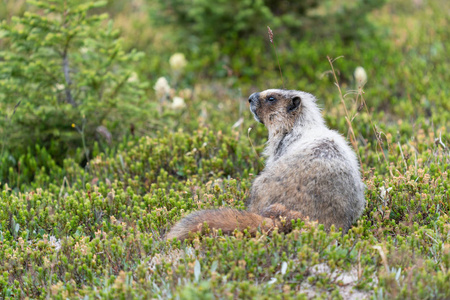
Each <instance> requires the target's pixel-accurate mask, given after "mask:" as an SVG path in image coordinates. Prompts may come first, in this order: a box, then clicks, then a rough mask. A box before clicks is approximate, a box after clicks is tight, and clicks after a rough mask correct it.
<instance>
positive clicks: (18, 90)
mask: <svg viewBox="0 0 450 300" xmlns="http://www.w3.org/2000/svg"><path fill="white" fill-rule="evenodd" d="M27 4H28V5H29V6H28V7H27V10H26V12H25V13H24V15H23V16H22V17H13V18H12V19H11V21H10V22H7V21H4V22H3V23H1V26H0V34H1V39H2V40H3V41H2V42H4V43H6V45H7V47H4V49H5V50H3V51H2V52H0V114H1V115H0V117H1V118H0V128H3V131H2V130H0V135H1V136H0V143H2V145H1V146H2V147H0V149H3V151H2V153H0V155H2V156H4V155H6V153H11V152H12V150H13V151H14V154H13V155H9V157H10V158H9V159H8V160H7V161H9V162H10V164H11V165H12V166H13V167H16V166H15V164H16V161H18V158H19V156H20V155H22V154H23V153H25V152H26V151H27V148H29V149H31V151H34V147H35V146H34V145H35V144H39V145H40V146H41V147H44V148H46V149H47V151H49V153H50V154H51V156H52V157H53V158H55V159H56V160H57V161H62V159H63V158H64V157H66V155H72V156H73V155H74V154H75V149H76V148H77V147H81V146H82V144H84V142H85V145H83V148H84V151H83V152H84V153H81V154H80V153H79V154H78V155H79V157H77V159H78V160H86V159H89V158H90V155H89V151H90V150H89V149H92V147H93V144H94V142H98V143H99V144H100V145H104V144H108V143H109V142H111V137H112V140H118V139H120V138H121V137H122V136H124V135H125V134H127V133H128V132H129V128H130V127H131V128H134V126H135V125H136V126H137V125H138V124H136V123H138V122H139V120H144V119H145V115H146V114H147V113H148V112H151V109H143V108H144V107H143V106H144V104H145V103H144V101H143V100H144V99H143V97H142V96H143V91H144V90H143V88H144V87H145V85H144V84H143V83H141V82H140V81H139V78H137V75H136V74H135V73H134V72H133V70H132V65H133V62H136V61H138V60H139V59H140V58H141V57H142V53H139V52H136V51H131V52H126V51H124V49H123V47H122V41H121V39H120V38H119V33H118V31H117V30H115V29H114V28H113V24H112V21H111V20H109V19H108V15H106V14H96V13H93V12H91V10H92V9H97V8H99V7H102V6H104V5H105V4H106V1H97V2H95V1H85V0H69V1H68V0H53V1H48V0H38V1H28V3H27ZM118 125H120V126H118ZM75 128H83V132H82V134H80V132H79V130H76V129H75ZM82 139H85V141H82ZM2 168H3V167H2ZM0 180H1V178H0Z"/></svg>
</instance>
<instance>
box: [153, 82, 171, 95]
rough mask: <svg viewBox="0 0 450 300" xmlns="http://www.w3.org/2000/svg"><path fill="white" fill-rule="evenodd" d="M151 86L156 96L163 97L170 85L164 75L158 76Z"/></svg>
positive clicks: (168, 90)
mask: <svg viewBox="0 0 450 300" xmlns="http://www.w3.org/2000/svg"><path fill="white" fill-rule="evenodd" d="M153 88H154V89H155V91H156V96H157V97H158V98H163V97H165V96H167V95H168V94H169V93H170V86H169V83H168V82H167V79H166V78H165V77H159V78H158V80H157V81H156V83H155V86H154V87H153Z"/></svg>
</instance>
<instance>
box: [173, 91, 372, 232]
mask: <svg viewBox="0 0 450 300" xmlns="http://www.w3.org/2000/svg"><path fill="white" fill-rule="evenodd" d="M249 102H250V110H251V112H252V113H253V115H254V117H255V119H256V120H257V121H258V122H260V123H262V124H264V125H265V126H266V127H267V129H268V131H269V139H268V142H267V147H266V149H265V152H264V153H265V155H266V156H267V161H266V166H265V168H264V170H263V171H262V172H261V174H260V175H259V176H258V177H257V178H256V179H255V181H254V182H253V185H252V188H251V192H250V197H249V198H248V200H247V202H246V206H247V210H245V211H240V210H236V209H231V208H223V209H213V210H203V211H198V212H194V213H192V214H190V215H188V216H187V217H185V218H184V219H182V220H181V221H179V222H178V223H177V224H175V226H174V227H173V228H172V229H171V230H170V232H169V233H168V234H167V235H166V239H173V238H178V239H180V240H184V239H186V238H187V237H188V236H189V233H191V232H199V231H201V230H202V226H203V225H204V224H205V223H206V224H207V225H208V227H209V228H210V229H221V230H222V232H223V233H225V234H230V233H232V232H233V231H234V230H236V229H238V230H244V229H247V230H248V232H249V233H251V234H254V233H256V231H258V230H261V231H266V232H267V231H270V230H272V229H273V228H275V227H278V230H279V231H282V232H289V231H290V230H291V227H292V226H291V224H292V223H291V220H295V219H305V220H306V219H309V220H310V221H318V222H319V223H321V224H324V226H325V228H326V229H329V228H330V226H331V225H335V227H336V229H338V228H342V231H343V232H344V233H346V232H347V231H348V230H349V228H350V226H351V225H352V224H353V223H354V222H355V221H356V220H357V219H358V218H359V216H360V215H361V214H362V212H363V210H364V207H365V203H366V201H365V199H364V187H365V186H364V184H363V182H362V180H361V174H360V172H359V166H358V161H357V158H356V155H355V153H354V152H353V150H352V149H351V148H350V147H349V145H348V144H347V142H346V141H345V139H344V138H343V137H342V136H341V135H340V134H339V133H337V132H336V131H333V130H330V129H329V128H328V127H327V126H326V125H325V122H324V120H323V118H322V115H321V113H320V109H319V108H318V106H317V104H316V99H315V97H314V96H313V95H311V94H308V93H305V92H301V91H294V90H280V89H270V90H266V91H263V92H260V93H254V94H252V95H251V96H250V97H249Z"/></svg>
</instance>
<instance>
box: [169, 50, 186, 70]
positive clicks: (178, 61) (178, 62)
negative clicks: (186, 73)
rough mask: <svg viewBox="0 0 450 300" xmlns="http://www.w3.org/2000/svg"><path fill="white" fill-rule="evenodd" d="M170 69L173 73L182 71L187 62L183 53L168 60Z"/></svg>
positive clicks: (176, 54)
mask: <svg viewBox="0 0 450 300" xmlns="http://www.w3.org/2000/svg"><path fill="white" fill-rule="evenodd" d="M169 63H170V67H171V68H172V70H174V71H182V70H183V69H184V68H185V67H186V65H187V61H186V58H185V57H184V54H183V53H175V54H173V55H172V56H171V57H170V59H169Z"/></svg>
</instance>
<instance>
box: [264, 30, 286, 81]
mask: <svg viewBox="0 0 450 300" xmlns="http://www.w3.org/2000/svg"><path fill="white" fill-rule="evenodd" d="M267 30H268V33H269V40H270V42H271V43H272V45H273V50H274V51H275V56H276V57H277V62H278V69H279V70H280V76H281V83H282V84H283V89H284V79H283V73H282V72H281V65H280V60H279V59H278V53H277V48H276V47H275V42H274V40H273V31H272V29H270V27H269V26H267Z"/></svg>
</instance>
